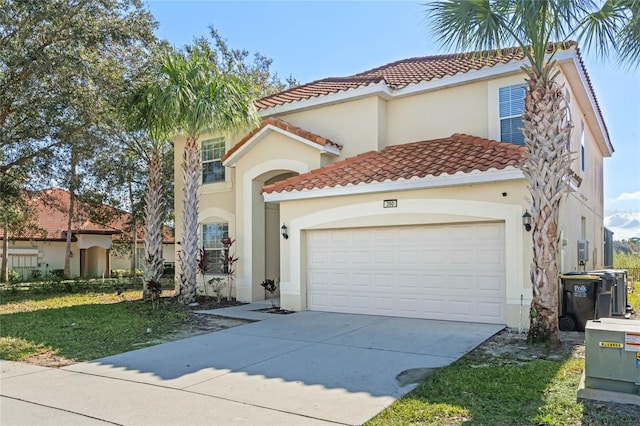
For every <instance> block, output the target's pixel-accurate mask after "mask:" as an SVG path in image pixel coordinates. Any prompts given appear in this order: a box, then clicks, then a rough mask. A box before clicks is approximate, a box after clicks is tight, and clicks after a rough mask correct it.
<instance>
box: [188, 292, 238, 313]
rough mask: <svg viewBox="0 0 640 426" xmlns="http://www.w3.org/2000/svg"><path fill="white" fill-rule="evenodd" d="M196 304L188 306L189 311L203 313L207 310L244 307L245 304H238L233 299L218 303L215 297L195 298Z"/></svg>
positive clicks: (222, 300)
mask: <svg viewBox="0 0 640 426" xmlns="http://www.w3.org/2000/svg"><path fill="white" fill-rule="evenodd" d="M196 303H197V304H192V305H189V309H191V310H194V311H203V310H208V309H220V308H229V307H231V306H240V305H246V303H245V302H238V301H237V300H235V299H231V300H227V298H226V297H225V298H221V299H220V303H218V300H217V299H216V298H215V297H206V296H196Z"/></svg>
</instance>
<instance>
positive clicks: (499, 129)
mask: <svg viewBox="0 0 640 426" xmlns="http://www.w3.org/2000/svg"><path fill="white" fill-rule="evenodd" d="M523 84H525V83H524V82H522V83H516V84H507V85H501V86H498V89H497V92H498V93H497V97H496V99H497V102H496V106H497V109H498V138H497V139H496V140H498V141H502V142H506V143H511V144H513V145H520V144H517V143H514V142H509V141H503V140H502V120H511V119H513V118H522V115H523V114H524V105H523V112H522V114H513V115H505V116H504V117H502V116H500V89H511V88H512V87H515V86H517V87H519V88H521V89H523V90H526V89H524V88H523V87H522V85H523ZM525 94H526V93H525ZM523 145H524V142H523Z"/></svg>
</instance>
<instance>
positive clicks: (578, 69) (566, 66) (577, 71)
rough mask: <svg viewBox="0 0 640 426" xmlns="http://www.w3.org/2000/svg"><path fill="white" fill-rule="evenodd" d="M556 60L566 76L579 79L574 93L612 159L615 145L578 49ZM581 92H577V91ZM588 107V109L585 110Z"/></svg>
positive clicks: (562, 54) (602, 145)
mask: <svg viewBox="0 0 640 426" xmlns="http://www.w3.org/2000/svg"><path fill="white" fill-rule="evenodd" d="M555 58H556V60H557V61H558V64H559V66H560V68H561V69H562V71H563V72H564V74H565V75H566V76H567V77H568V78H571V77H573V78H576V77H577V78H579V80H580V83H581V84H580V85H577V86H572V89H573V90H574V93H575V94H576V95H577V98H578V101H579V102H580V104H581V106H582V109H583V111H585V116H586V119H587V122H588V123H589V125H590V126H589V127H590V128H591V129H592V130H593V131H594V136H595V140H596V143H597V144H598V146H599V147H600V149H601V150H602V153H603V155H604V156H605V157H611V155H612V154H613V152H614V148H613V144H612V143H611V139H610V137H609V131H608V130H607V126H606V124H605V122H604V117H603V116H602V111H601V110H600V108H599V106H598V102H597V100H596V96H595V93H594V92H593V88H592V87H591V85H590V84H589V78H588V77H587V71H586V69H585V68H584V65H583V64H582V62H581V60H580V57H579V53H578V51H577V50H576V49H572V50H567V51H564V52H560V53H559V54H557V55H556V57H555ZM577 89H579V91H577V92H576V90H577ZM585 107H586V108H585Z"/></svg>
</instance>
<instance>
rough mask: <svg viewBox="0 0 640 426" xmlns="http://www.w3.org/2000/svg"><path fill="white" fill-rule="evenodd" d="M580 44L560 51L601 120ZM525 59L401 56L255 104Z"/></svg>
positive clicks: (508, 55)
mask: <svg viewBox="0 0 640 426" xmlns="http://www.w3.org/2000/svg"><path fill="white" fill-rule="evenodd" d="M577 46H578V44H577V43H576V42H574V41H569V42H566V43H559V44H558V47H559V49H560V50H569V49H572V48H575V49H576V52H577V56H578V61H579V63H580V67H581V70H582V72H583V73H584V75H585V77H586V83H587V91H588V92H590V93H591V95H592V96H593V99H594V101H595V106H596V110H597V114H598V115H599V116H600V118H601V119H602V111H601V109H600V105H599V104H598V100H597V98H596V96H595V92H594V90H593V85H592V84H591V79H590V78H589V74H588V73H587V69H586V68H585V66H584V62H583V60H582V56H581V55H580V49H579V48H578V47H577ZM552 48H553V45H552V44H550V45H549V48H548V49H547V51H548V52H549V53H550V52H551V49H552ZM523 59H524V54H523V53H522V50H520V49H519V48H515V47H511V48H506V49H502V50H500V52H499V53H498V54H496V53H495V52H491V51H485V52H471V53H467V54H450V55H436V56H423V57H417V58H409V59H402V60H399V61H395V62H391V63H389V64H386V65H382V66H380V67H377V68H373V69H370V70H368V71H364V72H361V73H358V74H354V75H352V76H347V77H329V78H325V79H322V80H317V81H313V82H311V83H307V84H303V85H301V86H297V87H293V88H291V89H288V90H285V91H283V92H280V93H276V94H273V95H270V96H266V97H264V98H261V99H258V100H257V101H256V102H255V105H256V108H258V110H260V109H265V108H271V107H275V106H279V105H284V104H288V103H291V102H296V101H302V100H305V99H311V98H317V97H320V96H324V95H329V94H332V93H338V92H343V91H346V90H349V89H356V88H358V87H364V86H368V85H370V84H376V83H380V82H384V84H386V85H387V86H388V87H389V88H391V89H401V88H403V87H405V86H407V85H409V84H414V83H421V82H425V81H431V80H433V79H439V78H443V77H447V76H453V75H456V74H459V73H466V72H469V71H472V70H479V69H481V68H484V67H493V66H496V65H499V64H507V63H509V62H511V61H521V60H523ZM602 122H603V123H604V119H602ZM604 131H605V133H606V136H607V138H609V131H608V129H607V128H606V126H605V128H604Z"/></svg>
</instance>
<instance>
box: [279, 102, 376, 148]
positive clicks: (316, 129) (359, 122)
mask: <svg viewBox="0 0 640 426" xmlns="http://www.w3.org/2000/svg"><path fill="white" fill-rule="evenodd" d="M384 106H385V102H384V101H383V100H381V99H379V98H378V97H377V96H369V97H367V98H364V99H357V100H353V101H350V102H344V103H339V104H334V105H328V106H323V107H319V108H314V109H310V110H306V111H300V112H294V113H289V114H284V115H282V116H279V117H278V118H281V119H282V120H284V121H288V122H290V123H292V124H294V125H296V126H299V127H302V128H303V129H305V130H308V131H310V132H313V133H316V134H318V135H320V136H323V137H325V138H327V139H330V140H331V141H333V142H335V143H338V144H340V145H342V146H343V148H342V153H341V155H340V159H344V158H348V157H353V156H355V155H358V154H361V153H363V152H367V151H372V150H377V149H378V147H379V146H384V139H385V134H384V133H383V132H384V128H385V124H384V122H380V120H379V118H380V115H383V114H384V113H383V109H384Z"/></svg>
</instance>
